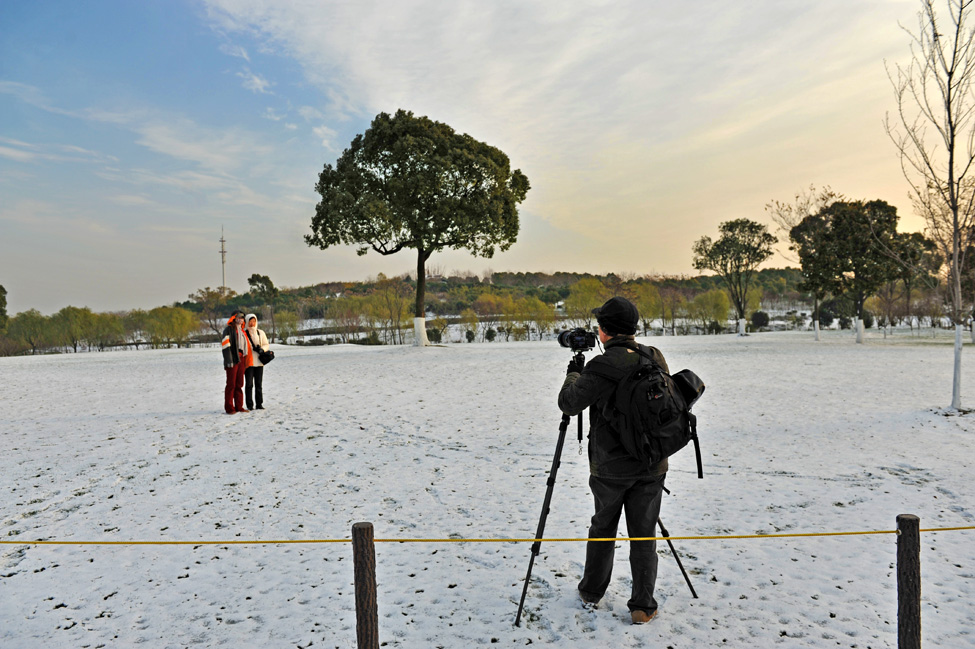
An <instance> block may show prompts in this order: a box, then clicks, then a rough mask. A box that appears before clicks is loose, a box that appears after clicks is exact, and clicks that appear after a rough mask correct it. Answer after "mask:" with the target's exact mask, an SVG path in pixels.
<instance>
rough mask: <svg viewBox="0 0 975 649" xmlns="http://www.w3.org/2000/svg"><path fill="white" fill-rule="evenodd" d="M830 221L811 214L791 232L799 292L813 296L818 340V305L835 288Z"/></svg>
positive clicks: (815, 329)
mask: <svg viewBox="0 0 975 649" xmlns="http://www.w3.org/2000/svg"><path fill="white" fill-rule="evenodd" d="M828 226H829V221H828V220H827V218H826V217H825V216H824V215H823V214H821V213H817V214H810V215H808V216H806V217H804V218H803V219H802V220H801V221H800V222H799V223H798V224H796V225H795V226H793V227H792V228H791V229H790V230H789V239H790V240H791V241H792V244H791V245H790V246H789V248H790V249H791V250H793V251H795V252H796V254H798V255H799V265H800V266H801V267H802V282H800V283H799V285H798V288H799V290H801V291H807V292H809V293H811V294H812V296H813V314H812V317H813V330H814V331H815V332H816V340H819V305H820V304H821V303H822V301H823V300H824V299H826V296H827V295H828V294H829V291H830V288H831V287H832V286H833V275H834V272H835V270H836V262H835V254H834V252H833V251H832V250H831V249H830V239H829V228H828Z"/></svg>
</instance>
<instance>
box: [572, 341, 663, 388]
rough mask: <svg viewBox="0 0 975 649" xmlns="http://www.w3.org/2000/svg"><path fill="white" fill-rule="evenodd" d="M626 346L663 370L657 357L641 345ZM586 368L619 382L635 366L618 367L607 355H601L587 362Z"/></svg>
mask: <svg viewBox="0 0 975 649" xmlns="http://www.w3.org/2000/svg"><path fill="white" fill-rule="evenodd" d="M624 347H626V348H627V349H629V350H631V351H634V352H636V353H637V354H639V355H640V356H642V357H643V358H645V359H647V360H648V361H649V364H650V365H653V366H654V367H656V368H657V369H659V370H661V371H662V370H663V368H662V367H660V363H658V362H657V361H656V359H654V357H653V356H652V355H650V354H648V353H646V352H645V351H643V350H642V349H640V348H639V347H636V346H634V347H630V346H629V345H624ZM650 349H653V350H654V351H657V350H656V349H655V348H654V347H651V348H650ZM647 364H648V363H640V365H641V366H643V365H647ZM586 369H587V370H589V371H590V372H592V373H593V374H595V375H597V376H601V377H603V378H605V379H610V380H611V381H617V382H619V381H622V380H623V378H624V377H625V376H627V375H628V374H630V373H631V372H633V371H634V369H635V368H633V367H625V368H624V367H616V366H614V365H613V364H611V363H610V362H609V361H608V360H607V359H606V358H605V356H603V355H600V356H596V357H594V358H593V359H592V360H590V361H589V362H588V363H587V364H586Z"/></svg>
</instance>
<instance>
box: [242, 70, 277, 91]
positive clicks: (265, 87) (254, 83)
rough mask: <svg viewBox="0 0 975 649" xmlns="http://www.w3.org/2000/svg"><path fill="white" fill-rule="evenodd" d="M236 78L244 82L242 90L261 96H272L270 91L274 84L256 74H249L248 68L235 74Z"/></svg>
mask: <svg viewBox="0 0 975 649" xmlns="http://www.w3.org/2000/svg"><path fill="white" fill-rule="evenodd" d="M237 76H238V77H240V78H241V79H243V80H244V83H243V86H244V88H246V89H247V90H250V91H251V92H257V93H260V94H262V95H271V94H274V93H272V92H271V90H270V88H271V86H273V85H274V84H273V83H272V82H270V81H268V80H267V79H265V78H264V77H262V76H261V75H259V74H257V73H256V72H251V70H250V69H249V68H244V69H243V70H241V71H240V72H238V73H237Z"/></svg>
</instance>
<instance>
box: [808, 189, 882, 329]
mask: <svg viewBox="0 0 975 649" xmlns="http://www.w3.org/2000/svg"><path fill="white" fill-rule="evenodd" d="M820 214H822V215H823V216H825V217H826V219H827V220H828V221H829V234H828V237H829V240H830V246H829V247H830V248H831V250H832V251H833V254H834V255H835V261H836V264H837V267H836V272H835V273H834V275H833V278H832V287H831V290H832V292H833V293H834V294H836V295H840V294H844V295H846V296H847V297H848V298H849V299H850V300H851V302H852V303H853V310H854V313H855V314H856V316H857V319H858V320H862V319H863V304H864V302H866V300H867V298H868V297H870V296H871V295H873V294H874V293H875V292H876V291H877V289H879V288H880V287H881V286H882V285H883V284H884V283H885V282H887V281H889V280H891V279H894V278H896V277H897V275H898V274H899V272H900V270H901V268H900V266H899V264H898V263H897V261H896V260H895V259H894V258H892V257H891V255H890V254H888V250H889V249H892V248H893V247H894V245H895V244H894V241H895V238H896V236H897V209H896V208H895V207H893V206H892V205H888V204H887V203H885V202H884V201H879V200H878V201H869V202H864V201H841V202H836V203H833V204H832V205H830V206H829V207H827V208H826V209H824V210H823V211H822V212H821V213H820ZM862 329H863V328H862V326H859V327H858V330H857V332H858V336H857V341H858V342H862V340H863V337H862V334H863V331H862Z"/></svg>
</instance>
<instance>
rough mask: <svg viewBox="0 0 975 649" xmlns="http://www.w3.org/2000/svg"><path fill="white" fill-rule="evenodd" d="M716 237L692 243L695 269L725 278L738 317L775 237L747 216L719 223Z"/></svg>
mask: <svg viewBox="0 0 975 649" xmlns="http://www.w3.org/2000/svg"><path fill="white" fill-rule="evenodd" d="M718 231H719V232H720V233H721V236H719V237H718V238H717V239H716V240H714V241H712V240H711V237H701V238H700V239H698V240H697V242H696V243H695V244H694V247H693V252H694V268H696V269H698V270H712V271H714V272H715V273H717V274H718V275H720V276H721V277H722V279H724V281H725V283H726V284H727V286H728V293H729V295H730V296H731V301H732V303H733V305H734V307H735V312H736V313H737V314H738V318H739V319H743V318H744V317H745V309H746V307H747V304H748V303H747V298H748V287H749V285H750V284H751V281H752V277H753V276H754V274H755V272H756V270H757V269H758V265H759V264H761V263H762V262H763V261H765V260H766V259H768V258H769V257H771V256H772V254H773V250H772V246H774V245H775V244H776V242H777V241H778V239H776V238H775V237H774V236H773V235H771V234H769V232H768V228H766V227H765V226H764V225H762V224H761V223H756V222H755V221H750V220H748V219H735V220H733V221H726V222H724V223H722V224H721V225H720V226H718Z"/></svg>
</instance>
